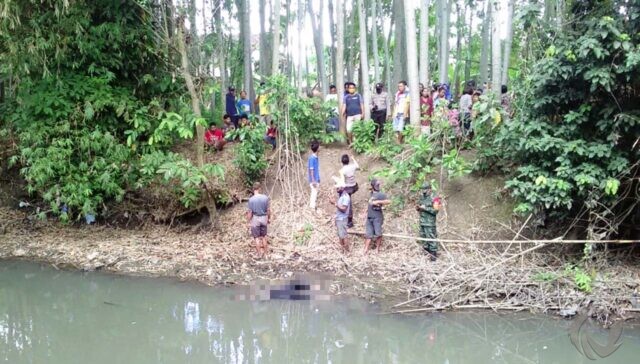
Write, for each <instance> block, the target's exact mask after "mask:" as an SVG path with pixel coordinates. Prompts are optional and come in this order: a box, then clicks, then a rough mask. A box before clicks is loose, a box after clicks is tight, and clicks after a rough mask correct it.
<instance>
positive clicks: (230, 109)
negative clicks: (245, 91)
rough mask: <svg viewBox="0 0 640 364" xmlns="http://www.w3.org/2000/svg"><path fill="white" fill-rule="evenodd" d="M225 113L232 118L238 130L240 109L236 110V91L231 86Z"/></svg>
mask: <svg viewBox="0 0 640 364" xmlns="http://www.w3.org/2000/svg"><path fill="white" fill-rule="evenodd" d="M224 110H225V112H226V113H227V115H229V116H231V122H232V123H233V126H234V127H235V128H236V129H237V128H238V119H239V118H238V116H239V115H238V109H237V108H236V89H235V88H233V87H231V86H229V92H227V95H226V96H225V108H224Z"/></svg>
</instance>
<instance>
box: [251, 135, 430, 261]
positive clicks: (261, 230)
mask: <svg viewBox="0 0 640 364" xmlns="http://www.w3.org/2000/svg"><path fill="white" fill-rule="evenodd" d="M309 149H310V151H309V156H308V159H307V179H308V182H309V188H310V196H309V208H310V209H311V210H313V211H314V212H317V211H318V210H317V208H318V204H317V199H318V192H319V189H320V158H319V156H318V151H319V149H320V144H319V143H318V142H317V141H313V142H311V144H310V146H309ZM340 163H341V165H342V167H341V168H340V169H339V170H338V176H332V179H333V181H334V188H335V192H336V193H335V194H330V198H329V202H330V203H331V204H332V205H333V206H334V207H335V208H336V212H335V226H336V233H337V238H338V244H339V246H340V248H341V250H342V251H343V252H344V253H348V252H349V251H350V250H351V246H350V243H349V238H348V234H349V231H348V230H349V229H350V228H353V227H354V226H355V223H354V209H353V200H352V196H353V195H354V194H355V193H356V192H358V190H359V186H358V183H357V181H356V172H357V171H358V170H359V169H360V165H359V164H358V162H357V160H356V159H355V158H354V157H353V156H350V155H348V154H343V155H342V156H341V157H340ZM391 202H392V201H391V199H389V197H388V196H387V195H386V194H385V193H384V192H383V191H382V181H380V180H378V179H375V178H374V179H371V181H370V183H369V198H368V199H367V208H366V210H363V211H362V217H363V219H364V224H363V225H364V231H365V234H364V235H365V241H364V254H365V255H366V254H368V253H369V251H370V250H371V249H375V250H376V251H378V252H379V251H380V247H381V246H382V237H383V224H384V213H383V207H384V206H387V205H389V204H391ZM440 206H441V201H440V198H439V197H435V196H434V195H433V191H432V189H431V186H430V185H429V184H428V183H425V184H424V185H423V186H422V194H421V196H420V197H419V199H418V203H417V204H416V210H417V211H418V213H419V216H420V220H419V225H420V229H419V234H420V240H419V241H418V243H420V244H421V245H422V247H423V249H424V251H425V252H426V253H427V254H428V255H429V257H430V259H431V260H432V261H435V260H436V258H437V256H438V243H437V230H436V216H437V214H438V211H439V210H440ZM270 221H271V208H270V201H269V197H267V196H266V195H264V194H263V193H262V188H261V185H260V183H255V184H254V185H253V196H252V197H251V198H250V199H249V202H248V204H247V222H248V224H249V229H250V231H251V236H252V237H253V239H254V242H255V247H256V252H257V254H258V256H260V257H264V256H265V254H267V251H268V243H267V227H268V225H269V223H270Z"/></svg>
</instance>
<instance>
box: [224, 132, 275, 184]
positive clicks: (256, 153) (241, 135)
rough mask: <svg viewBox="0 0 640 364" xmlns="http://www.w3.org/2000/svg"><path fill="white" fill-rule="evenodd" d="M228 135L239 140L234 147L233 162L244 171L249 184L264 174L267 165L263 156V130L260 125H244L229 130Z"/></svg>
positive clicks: (246, 181)
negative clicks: (237, 144) (238, 143)
mask: <svg viewBox="0 0 640 364" xmlns="http://www.w3.org/2000/svg"><path fill="white" fill-rule="evenodd" d="M229 137H230V138H237V139H238V140H239V141H240V145H239V146H237V147H236V149H235V159H234V163H235V164H236V166H238V168H240V170H241V171H242V172H243V173H244V176H245V183H246V184H247V186H251V184H252V183H253V182H256V181H258V180H260V179H261V178H262V177H263V176H264V172H265V171H266V170H267V167H268V164H267V160H266V158H265V156H264V152H265V142H264V130H263V129H262V128H261V127H253V126H252V127H244V128H240V129H237V130H234V131H232V132H230V133H229Z"/></svg>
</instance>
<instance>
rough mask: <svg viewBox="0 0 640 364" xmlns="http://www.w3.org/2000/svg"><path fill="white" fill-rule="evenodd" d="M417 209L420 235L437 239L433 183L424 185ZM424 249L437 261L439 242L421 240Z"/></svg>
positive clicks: (436, 212) (436, 211)
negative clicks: (432, 192)
mask: <svg viewBox="0 0 640 364" xmlns="http://www.w3.org/2000/svg"><path fill="white" fill-rule="evenodd" d="M416 210H418V212H419V213H420V237H421V238H424V239H437V237H438V232H437V231H436V215H437V214H438V210H436V209H435V208H433V196H432V195H431V185H429V184H428V183H425V184H423V185H422V196H421V197H420V200H419V201H418V206H417V207H416ZM419 243H420V244H422V247H423V248H424V250H425V251H426V252H427V253H429V254H430V255H431V257H430V258H431V260H432V261H435V260H436V257H437V256H438V242H437V241H435V240H433V241H422V240H420V241H419Z"/></svg>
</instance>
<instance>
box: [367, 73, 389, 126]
mask: <svg viewBox="0 0 640 364" xmlns="http://www.w3.org/2000/svg"><path fill="white" fill-rule="evenodd" d="M388 103H389V96H388V94H387V91H384V84H382V83H381V82H378V83H376V92H375V93H374V94H373V95H372V96H371V118H372V119H373V121H374V122H375V123H376V138H379V137H380V135H382V131H383V130H384V121H385V120H386V119H387V104H388Z"/></svg>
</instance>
